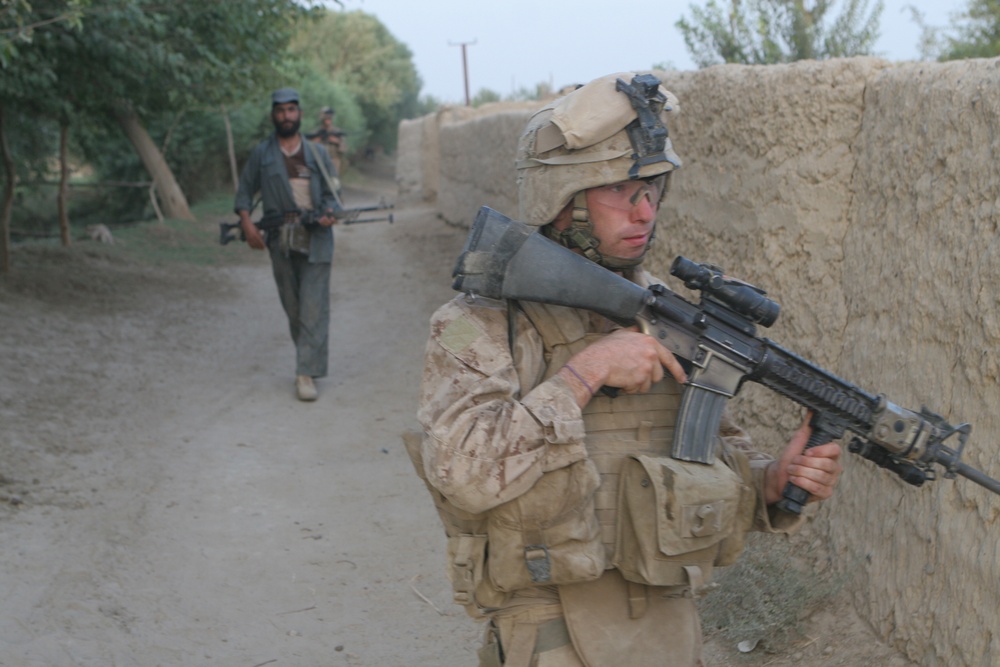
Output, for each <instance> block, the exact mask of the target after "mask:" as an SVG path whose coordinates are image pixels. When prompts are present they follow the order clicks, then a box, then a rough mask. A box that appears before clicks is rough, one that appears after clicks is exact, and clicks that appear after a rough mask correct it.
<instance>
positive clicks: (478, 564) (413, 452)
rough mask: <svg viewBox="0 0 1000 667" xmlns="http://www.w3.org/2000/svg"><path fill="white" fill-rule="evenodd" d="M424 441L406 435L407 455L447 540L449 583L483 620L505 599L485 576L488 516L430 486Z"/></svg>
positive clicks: (458, 598)
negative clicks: (469, 509) (467, 508)
mask: <svg viewBox="0 0 1000 667" xmlns="http://www.w3.org/2000/svg"><path fill="white" fill-rule="evenodd" d="M422 440H423V436H422V435H421V434H420V433H417V432H415V431H406V432H405V433H403V444H404V445H405V446H406V452H407V454H409V455H410V461H411V462H412V463H413V467H414V469H415V470H416V472H417V476H418V477H420V479H421V480H422V481H423V482H424V486H425V487H426V488H427V491H428V492H429V493H430V494H431V498H432V499H433V501H434V508H435V509H436V510H437V512H438V516H440V517H441V522H442V523H443V524H444V531H445V535H447V537H448V580H449V581H450V582H451V588H452V596H453V600H454V601H455V602H456V603H458V604H460V605H462V606H464V607H465V611H466V612H468V614H469V615H470V616H472V617H473V618H482V616H483V611H485V610H487V609H491V608H495V607H498V606H500V604H501V603H502V602H503V599H504V597H505V595H504V594H502V593H500V592H498V591H497V590H496V589H494V588H493V587H492V586H491V585H490V582H489V577H488V576H487V574H486V556H487V543H486V541H487V537H486V515H485V514H474V513H472V512H466V511H465V510H462V509H459V508H458V507H455V506H454V505H453V504H452V503H451V502H450V501H449V500H448V499H447V498H446V497H445V496H444V494H442V493H441V492H440V491H438V490H437V489H435V488H434V487H433V486H431V485H430V484H428V483H427V476H426V475H425V474H424V467H423V458H422V456H421V451H420V449H421V442H422Z"/></svg>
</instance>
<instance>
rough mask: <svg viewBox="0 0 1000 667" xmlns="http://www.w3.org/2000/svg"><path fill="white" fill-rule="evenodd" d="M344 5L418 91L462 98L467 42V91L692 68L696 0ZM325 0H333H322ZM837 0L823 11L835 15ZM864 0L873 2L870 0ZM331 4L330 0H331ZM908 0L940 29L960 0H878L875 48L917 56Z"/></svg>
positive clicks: (360, 1)
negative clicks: (410, 63) (387, 46)
mask: <svg viewBox="0 0 1000 667" xmlns="http://www.w3.org/2000/svg"><path fill="white" fill-rule="evenodd" d="M342 2H343V5H344V7H345V9H347V10H353V9H360V10H362V11H365V12H367V13H369V14H373V15H375V16H376V17H378V19H379V20H380V21H381V22H382V23H383V24H384V25H385V26H386V28H388V30H389V32H390V33H392V35H393V36H394V37H395V38H396V39H398V40H399V41H400V42H403V43H404V44H406V45H407V46H408V47H409V48H410V50H411V51H412V52H413V60H414V64H415V65H416V68H417V72H418V73H419V75H420V77H421V79H422V80H423V84H424V86H423V88H422V89H421V92H420V94H421V96H424V95H432V96H434V97H435V98H436V99H437V100H438V101H439V102H445V103H447V102H455V103H462V102H464V100H465V83H464V76H463V65H462V51H463V48H462V46H461V44H462V43H466V44H467V46H466V47H465V52H466V58H467V63H468V77H469V94H470V96H472V97H475V95H476V93H477V92H478V91H479V90H480V89H482V88H488V89H490V90H493V91H495V92H497V93H499V94H500V95H502V96H505V95H509V94H510V93H512V92H515V91H517V90H519V89H521V88H528V89H529V90H534V87H535V84H537V83H541V82H548V83H550V84H551V85H552V87H553V88H554V89H559V88H561V87H563V86H566V85H570V84H576V83H586V82H587V81H590V80H591V79H594V78H597V77H599V76H603V75H605V74H610V73H612V72H618V71H627V70H632V69H649V68H650V67H652V66H653V65H654V64H660V63H667V64H669V65H672V66H673V67H674V68H675V69H680V70H693V69H695V65H694V61H692V60H691V57H690V56H689V55H688V52H687V47H685V45H684V40H683V38H682V37H681V34H680V31H679V30H677V28H675V27H674V24H675V23H676V22H677V21H678V19H680V18H681V17H682V16H685V15H687V16H690V14H691V12H690V6H691V4H692V2H694V3H695V4H698V5H699V6H704V4H705V3H704V0H697V2H695V0H683V1H675V0H659V2H655V1H648V0H647V1H645V2H639V1H638V0H617V1H616V0H490V1H489V2H483V1H482V0H342ZM327 4H331V3H329V2H328V1H327ZM843 4H844V3H843V2H838V3H837V4H836V5H835V6H834V8H833V10H832V11H831V14H832V15H833V16H837V15H839V13H840V11H841V7H843ZM869 4H870V5H873V4H874V0H871V2H870V3H869ZM331 6H333V7H335V5H331ZM907 6H914V7H916V8H917V9H918V10H919V11H920V12H921V13H923V15H924V20H925V21H926V23H927V24H929V25H932V26H937V27H945V26H947V25H948V24H949V17H950V16H951V14H952V13H954V12H956V11H959V10H961V9H963V8H964V7H965V6H966V2H965V0H885V10H884V11H883V13H882V19H881V22H880V25H881V37H880V38H879V40H878V42H877V44H876V50H877V51H878V52H879V55H881V56H883V57H885V58H887V59H889V60H916V59H918V57H919V50H918V41H919V38H920V30H919V28H918V27H917V25H916V24H915V23H914V22H913V21H912V19H911V18H910V12H909V11H907V10H906V7H907Z"/></svg>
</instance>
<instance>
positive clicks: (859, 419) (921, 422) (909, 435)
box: [452, 206, 1000, 514]
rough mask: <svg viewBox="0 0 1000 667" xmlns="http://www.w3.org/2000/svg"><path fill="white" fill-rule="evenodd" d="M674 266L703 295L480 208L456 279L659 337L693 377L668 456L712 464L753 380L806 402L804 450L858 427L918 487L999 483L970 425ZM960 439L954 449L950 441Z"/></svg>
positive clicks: (886, 464) (737, 284)
mask: <svg viewBox="0 0 1000 667" xmlns="http://www.w3.org/2000/svg"><path fill="white" fill-rule="evenodd" d="M670 273H671V275H673V276H675V277H677V278H680V279H681V280H682V281H684V285H685V286H686V287H687V288H689V289H694V290H699V291H700V292H701V300H700V302H699V303H697V304H695V303H691V302H689V301H687V300H685V299H684V298H682V297H681V296H679V295H678V294H675V293H674V292H672V291H670V290H669V289H667V288H666V287H664V286H663V285H654V286H652V287H650V288H649V289H647V288H644V287H640V286H639V285H636V284H635V283H633V282H630V281H629V280H626V279H625V278H622V277H620V276H618V275H616V274H614V273H612V272H611V271H608V270H607V269H604V268H602V267H600V266H598V265H597V264H595V263H593V262H591V261H590V260H587V259H585V258H583V257H581V256H580V255H577V254H575V253H573V252H571V251H569V250H567V249H566V248H564V247H562V246H560V245H559V244H557V243H555V242H553V241H550V240H549V239H547V238H545V237H544V236H543V235H541V234H538V233H536V230H535V228H533V227H530V226H528V225H526V224H524V223H521V222H516V221H513V220H511V219H510V218H507V217H505V216H503V215H501V214H500V213H497V212H496V211H494V210H492V209H490V208H488V207H485V206H484V207H482V208H481V209H480V210H479V214H478V215H477V216H476V220H475V223H474V224H473V226H472V229H471V230H470V232H469V237H468V239H467V240H466V244H465V248H464V249H463V250H462V254H461V255H460V256H459V258H458V262H457V264H456V265H455V271H454V274H453V276H454V278H455V282H454V284H453V285H452V287H453V288H454V289H455V290H457V291H460V292H465V293H466V294H469V295H472V296H483V297H487V298H491V299H515V300H518V299H519V300H523V301H540V302H543V303H550V304H555V305H559V306H568V307H571V308H583V309H586V310H591V311H594V312H596V313H599V314H601V315H604V316H605V317H607V318H609V319H611V320H613V321H615V322H618V323H619V324H622V325H625V326H629V325H633V324H638V326H639V328H640V330H642V331H643V332H645V333H648V334H649V335H651V336H653V337H655V338H656V339H657V340H659V341H660V342H661V343H662V344H663V345H664V346H665V347H666V348H667V349H669V350H670V351H671V352H673V353H674V355H676V356H677V357H678V359H679V360H681V362H682V364H683V365H684V366H685V371H687V375H688V382H687V385H686V387H685V389H684V393H683V396H682V398H681V406H680V411H679V413H678V417H677V426H676V428H675V431H674V442H673V445H672V452H671V455H672V456H673V457H674V458H677V459H681V460H684V461H695V462H700V463H711V462H712V461H713V460H714V458H715V452H714V447H715V437H716V434H717V433H718V427H719V421H720V420H721V418H722V410H723V408H724V407H725V404H726V401H727V400H729V399H730V398H732V397H733V396H735V395H736V393H737V392H738V391H739V390H740V388H741V387H742V385H743V383H744V382H757V383H759V384H761V385H763V386H765V387H767V388H768V389H770V390H772V391H774V392H777V393H778V394H780V395H782V396H785V397H786V398H789V399H791V400H792V401H795V402H796V403H798V404H799V405H802V406H805V407H806V408H808V409H809V410H811V411H812V419H811V422H810V425H811V426H812V435H811V436H810V438H809V442H808V443H807V445H806V446H807V447H815V446H816V445H820V444H823V443H825V442H830V441H832V440H837V439H839V438H841V437H843V435H844V433H845V431H850V432H851V433H853V434H854V437H853V438H852V440H851V442H850V444H849V446H848V450H849V451H850V452H852V453H855V454H860V455H861V456H863V457H865V458H866V459H868V460H870V461H873V462H874V463H876V464H877V465H879V466H881V467H883V468H886V469H887V470H890V471H891V472H893V473H895V474H897V475H899V477H900V478H902V479H903V481H905V482H907V483H909V484H912V485H914V486H920V485H922V484H923V483H924V482H925V481H929V480H934V479H936V478H937V475H936V472H935V470H934V468H932V464H938V465H941V466H943V467H944V477H946V478H949V479H953V478H954V477H955V476H956V475H962V476H963V477H966V478H968V479H970V480H972V481H973V482H975V483H976V484H979V485H981V486H983V487H985V488H987V489H989V490H990V491H992V492H993V493H998V494H1000V481H997V480H995V479H993V478H991V477H988V476H987V475H986V474H985V473H983V472H981V471H979V470H977V469H975V468H972V467H971V466H968V465H966V464H965V463H962V462H961V457H962V452H963V450H964V448H965V444H966V441H967V440H968V438H969V434H970V433H971V432H972V427H971V425H969V424H959V425H958V426H952V425H951V424H949V423H948V422H947V421H946V420H945V419H944V418H943V417H942V416H940V415H938V414H935V413H933V412H931V411H930V410H928V409H927V408H921V410H920V412H914V411H912V410H908V409H906V408H902V407H900V406H898V405H895V404H894V403H892V402H890V401H888V400H887V399H886V397H885V396H884V395H881V394H879V395H875V394H870V393H868V392H866V391H864V390H862V389H860V388H858V387H856V386H854V385H853V384H851V383H849V382H847V381H846V380H842V379H841V378H839V377H837V376H835V375H834V374H833V373H830V372H829V371H827V370H824V369H823V368H820V367H819V366H817V365H816V364H813V363H812V362H810V361H807V360H805V359H803V358H802V357H800V356H799V355H797V354H795V353H794V352H792V351H790V350H787V349H785V348H784V347H782V346H780V345H778V344H777V343H775V342H773V341H771V340H768V339H767V338H759V337H757V330H756V325H758V324H759V325H760V326H763V327H769V326H771V325H772V324H773V323H774V322H775V320H776V319H777V317H778V314H779V312H780V306H779V305H778V304H777V303H776V302H774V301H772V300H771V299H769V298H767V296H766V293H765V292H764V291H763V290H761V289H759V288H757V287H754V286H753V285H750V284H748V283H745V282H742V281H739V280H734V279H732V278H729V277H727V276H725V275H723V273H722V270H721V269H719V268H718V267H714V266H711V265H708V264H697V263H695V262H692V261H690V260H688V259H685V258H683V257H678V258H677V259H675V260H674V262H673V265H672V266H671V269H670ZM952 436H957V440H958V446H957V448H955V449H952V448H950V447H948V446H946V444H945V443H946V442H947V441H948V440H950V439H951V438H952ZM808 496H809V494H808V492H806V491H805V490H803V489H801V488H799V487H797V486H795V485H793V484H788V486H786V487H785V489H784V493H783V498H782V499H781V500H780V501H779V503H778V506H779V507H780V508H781V509H783V510H785V511H788V512H792V513H794V514H799V513H800V512H801V511H802V507H803V506H804V505H805V503H806V501H807V499H808Z"/></svg>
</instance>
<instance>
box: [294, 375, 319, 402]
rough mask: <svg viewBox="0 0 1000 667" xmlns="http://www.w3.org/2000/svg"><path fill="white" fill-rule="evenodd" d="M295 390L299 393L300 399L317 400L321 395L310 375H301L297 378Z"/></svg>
mask: <svg viewBox="0 0 1000 667" xmlns="http://www.w3.org/2000/svg"><path fill="white" fill-rule="evenodd" d="M295 392H296V393H297V394H298V395H299V400H300V401H315V400H316V397H317V396H319V392H317V391H316V385H315V384H313V379H312V378H311V377H309V376H308V375H299V376H298V377H296V378H295Z"/></svg>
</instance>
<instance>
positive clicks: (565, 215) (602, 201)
mask: <svg viewBox="0 0 1000 667" xmlns="http://www.w3.org/2000/svg"><path fill="white" fill-rule="evenodd" d="M662 187H663V180H662V179H653V180H650V181H622V182H620V183H612V184H611V185H604V186H601V187H597V188H590V189H589V190H587V210H588V211H589V212H590V224H591V225H592V226H593V229H594V232H593V233H594V237H595V238H596V239H597V240H598V241H600V245H599V246H598V248H597V249H598V251H600V253H601V254H602V255H604V256H605V257H618V258H621V259H635V258H637V257H641V256H642V253H644V252H645V251H646V246H647V245H649V241H650V239H651V238H652V236H653V228H654V227H655V226H656V211H657V209H658V208H659V205H660V192H661V188H662ZM572 210H573V204H572V202H570V204H569V205H568V206H567V207H566V208H565V209H563V211H562V212H561V213H560V214H559V217H557V218H556V219H555V220H554V221H553V223H552V224H553V226H555V228H556V229H559V230H563V229H566V228H567V227H569V225H570V224H571V223H572Z"/></svg>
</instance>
